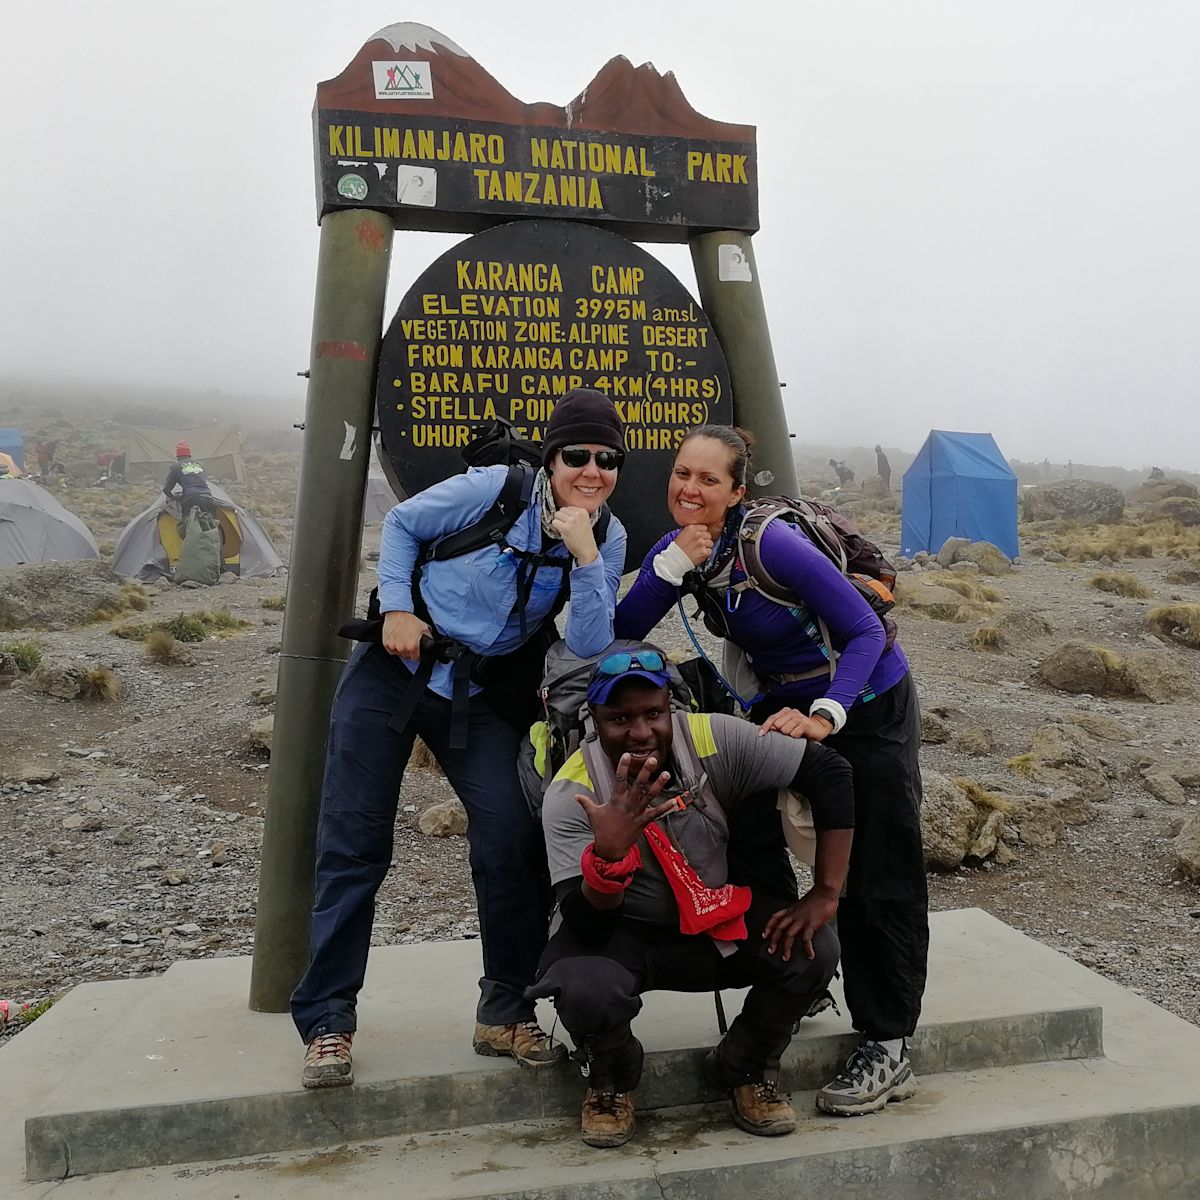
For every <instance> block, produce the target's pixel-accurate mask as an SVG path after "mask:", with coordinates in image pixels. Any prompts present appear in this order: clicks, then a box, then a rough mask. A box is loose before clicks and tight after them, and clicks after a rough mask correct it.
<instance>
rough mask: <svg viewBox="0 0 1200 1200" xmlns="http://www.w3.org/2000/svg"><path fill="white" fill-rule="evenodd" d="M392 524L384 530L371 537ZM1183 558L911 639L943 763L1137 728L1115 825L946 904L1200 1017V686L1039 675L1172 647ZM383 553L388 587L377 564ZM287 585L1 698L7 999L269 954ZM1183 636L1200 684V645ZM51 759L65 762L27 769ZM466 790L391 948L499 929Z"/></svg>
mask: <svg viewBox="0 0 1200 1200" xmlns="http://www.w3.org/2000/svg"><path fill="white" fill-rule="evenodd" d="M377 538H378V533H377V531H368V535H367V540H366V546H365V549H366V550H368V551H369V550H370V549H371V548H372V546H373V545H375V544H377ZM1171 565H1172V564H1169V563H1168V562H1167V561H1165V560H1159V559H1154V560H1138V561H1137V562H1136V564H1135V565H1134V566H1133V567H1132V569H1133V570H1134V571H1135V572H1136V573H1137V575H1138V576H1139V578H1140V579H1141V580H1142V581H1143V582H1144V583H1145V584H1147V585H1148V586H1149V587H1150V588H1151V589H1152V591H1153V592H1154V599H1153V600H1149V601H1147V600H1129V599H1124V598H1121V597H1118V596H1101V595H1100V594H1099V593H1097V592H1095V591H1093V590H1091V589H1090V588H1089V587H1088V586H1087V582H1088V580H1089V579H1090V578H1091V577H1092V576H1093V575H1094V574H1095V572H1096V568H1095V567H1094V566H1092V567H1073V566H1069V565H1052V564H1049V563H1044V562H1041V561H1031V562H1029V563H1027V564H1025V565H1023V566H1021V567H1019V568H1018V569H1017V570H1016V571H1015V572H1014V573H1013V574H1012V575H1009V576H1006V577H1004V578H1001V579H998V580H988V581H987V582H988V583H989V584H994V585H995V587H996V588H997V589H998V590H999V592H1000V593H1001V595H1002V599H1001V600H1000V601H999V603H998V604H997V605H996V612H997V614H998V615H1001V616H1002V615H1005V614H1013V613H1037V614H1040V616H1041V617H1042V618H1043V619H1044V620H1045V621H1046V622H1048V623H1049V625H1050V626H1051V628H1052V632H1051V633H1049V634H1036V635H1035V636H1033V637H1030V638H1024V639H1022V637H1016V636H1014V637H1013V638H1012V639H1011V644H1010V645H1009V646H1007V647H1006V648H1005V650H1004V652H1002V653H994V654H993V653H978V652H975V651H973V650H970V649H968V648H967V644H966V637H967V634H968V633H969V631H970V627H968V626H964V625H955V624H949V623H946V622H943V621H937V620H927V619H920V618H916V617H914V616H912V615H911V614H909V615H902V617H901V635H900V636H901V642H902V644H903V645H904V647H905V649H906V650H907V651H908V653H909V655H910V658H911V660H912V663H913V668H914V672H915V675H916V678H917V681H918V687H919V691H920V694H921V698H922V704H923V706H924V708H925V710H926V711H927V712H936V714H937V715H938V716H939V719H940V721H941V723H942V725H943V727H944V731H945V732H946V734H947V740H946V741H945V742H943V743H942V744H938V745H928V746H926V747H925V751H924V762H925V766H926V768H927V769H933V770H937V771H940V772H944V773H946V774H948V775H952V776H969V777H971V778H973V779H976V780H979V781H981V782H982V783H984V784H985V785H987V786H990V785H991V784H992V783H997V784H998V783H999V782H1000V781H1002V780H1003V778H1004V777H1006V776H1007V777H1008V779H1009V781H1010V783H1011V779H1012V775H1011V771H1010V770H1009V769H1008V768H1007V767H1006V765H1005V764H1006V763H1007V762H1008V760H1009V759H1011V758H1012V757H1013V756H1016V755H1019V754H1021V753H1023V752H1024V751H1026V750H1027V749H1028V748H1029V745H1030V740H1031V738H1032V736H1033V734H1034V732H1035V731H1036V730H1038V729H1039V728H1042V727H1044V726H1046V725H1048V724H1054V723H1057V722H1071V721H1072V720H1074V719H1075V718H1077V717H1078V716H1079V715H1080V714H1098V715H1101V716H1108V717H1111V718H1114V719H1115V721H1117V722H1120V723H1121V725H1122V726H1123V727H1124V729H1125V730H1126V732H1127V737H1125V738H1124V740H1121V741H1106V742H1103V743H1102V744H1101V743H1097V745H1098V747H1099V748H1098V750H1097V754H1098V755H1099V757H1100V759H1101V761H1102V763H1103V774H1104V776H1105V781H1106V783H1107V786H1106V787H1104V788H1099V787H1098V789H1097V791H1098V794H1101V793H1106V792H1107V791H1108V790H1111V798H1107V799H1103V800H1099V799H1098V800H1097V803H1096V804H1095V811H1096V817H1095V819H1094V820H1093V821H1092V822H1091V823H1089V824H1085V825H1080V826H1076V827H1072V828H1069V829H1068V830H1067V832H1066V834H1065V836H1064V838H1063V840H1061V841H1060V842H1059V843H1058V844H1057V845H1054V846H1051V847H1049V848H1047V849H1033V848H1030V847H1018V851H1017V854H1016V859H1015V861H1013V862H1012V863H1010V864H1009V865H1006V866H997V865H995V864H994V863H991V862H985V863H984V864H983V865H982V866H975V867H970V868H965V867H964V868H961V869H959V870H957V871H954V872H952V873H949V874H945V875H932V876H931V877H930V887H931V894H932V905H933V907H934V908H937V909H948V908H958V907H963V906H979V907H982V908H985V909H987V910H988V911H990V912H992V913H994V914H995V915H996V916H998V917H1000V918H1001V919H1002V920H1005V921H1007V922H1009V923H1011V924H1012V925H1014V926H1015V927H1016V928H1018V929H1020V930H1023V931H1025V932H1027V933H1029V934H1030V935H1032V936H1033V937H1036V938H1038V939H1039V940H1041V941H1044V942H1046V943H1047V944H1049V945H1052V946H1054V947H1055V948H1057V949H1059V950H1061V951H1062V952H1064V953H1066V954H1068V955H1070V956H1071V957H1073V958H1075V959H1077V960H1078V961H1080V962H1082V963H1084V964H1085V965H1087V966H1090V967H1092V968H1093V969H1095V970H1096V971H1098V972H1100V973H1101V974H1103V975H1106V976H1108V977H1110V978H1112V979H1115V980H1117V981H1119V982H1121V983H1123V984H1125V985H1127V986H1129V987H1131V988H1133V989H1135V990H1136V991H1138V992H1139V993H1141V994H1143V995H1145V996H1147V997H1148V998H1150V999H1152V1000H1154V1001H1155V1002H1156V1003H1158V1004H1161V1005H1162V1006H1163V1007H1165V1008H1167V1009H1169V1010H1170V1011H1172V1012H1174V1013H1177V1014H1179V1015H1180V1016H1182V1017H1184V1018H1186V1019H1188V1020H1190V1021H1193V1022H1198V1021H1200V987H1198V986H1197V984H1198V983H1200V966H1198V965H1197V964H1200V954H1198V951H1200V889H1198V888H1197V886H1196V885H1194V884H1189V883H1185V882H1184V881H1183V880H1182V879H1181V878H1180V877H1179V876H1178V875H1177V874H1176V873H1175V871H1174V869H1173V867H1172V863H1171V859H1170V854H1169V850H1170V846H1169V838H1170V837H1171V836H1172V835H1173V833H1174V831H1175V830H1176V829H1177V827H1178V825H1179V824H1180V821H1181V818H1182V817H1183V816H1185V815H1189V814H1190V813H1191V811H1192V807H1193V806H1195V805H1196V803H1197V799H1198V798H1200V797H1198V796H1197V794H1196V793H1194V792H1192V793H1188V794H1187V795H1186V798H1185V801H1184V804H1183V805H1182V806H1169V805H1167V804H1164V803H1163V802H1162V801H1160V800H1158V799H1155V798H1154V797H1153V796H1152V795H1150V794H1149V793H1148V792H1147V791H1146V790H1145V788H1144V786H1143V782H1142V768H1144V766H1145V765H1146V762H1147V761H1154V762H1167V763H1171V764H1175V765H1180V764H1185V765H1186V764H1188V763H1190V762H1191V761H1192V759H1193V752H1192V746H1193V744H1194V731H1195V727H1196V720H1197V706H1196V702H1195V701H1194V700H1193V701H1188V702H1181V701H1177V702H1174V703H1169V704H1148V703H1135V702H1131V701H1106V700H1101V699H1094V698H1091V697H1085V696H1067V695H1063V694H1060V693H1057V692H1054V691H1051V690H1049V689H1047V688H1045V687H1043V686H1041V685H1039V684H1037V683H1035V682H1033V669H1034V667H1035V666H1036V664H1037V662H1038V661H1039V660H1040V659H1041V658H1042V656H1043V655H1044V654H1045V653H1047V652H1048V650H1049V649H1050V648H1052V647H1053V646H1055V645H1057V644H1059V643H1061V642H1062V641H1065V640H1067V639H1068V638H1069V637H1072V636H1084V637H1086V638H1087V639H1088V640H1091V641H1100V642H1103V643H1104V644H1106V645H1109V646H1112V647H1114V648H1118V649H1120V648H1132V647H1141V646H1146V647H1149V646H1153V647H1155V648H1157V649H1159V650H1161V649H1162V643H1161V642H1159V641H1158V640H1157V639H1154V638H1152V637H1151V636H1150V635H1149V634H1148V633H1147V631H1146V626H1145V611H1146V609H1147V607H1149V606H1150V605H1152V604H1153V603H1154V602H1155V601H1159V602H1161V601H1162V600H1165V599H1168V598H1171V597H1178V598H1180V599H1184V600H1190V601H1196V600H1200V589H1197V588H1196V587H1195V586H1192V587H1187V586H1179V585H1176V584H1171V583H1168V582H1167V581H1166V578H1165V576H1166V573H1167V571H1168V569H1169V568H1170V566H1171ZM1125 566H1126V565H1125V564H1123V566H1122V569H1125ZM364 568H365V569H364V570H363V572H362V575H361V577H360V581H361V583H362V585H363V591H364V594H365V591H366V590H367V589H368V588H369V587H370V586H371V583H372V581H373V575H372V573H371V570H370V563H369V562H364ZM283 588H284V581H282V580H278V579H268V580H247V581H244V582H236V583H230V584H225V585H221V586H219V587H218V588H216V589H211V590H208V591H204V592H188V591H178V590H175V589H172V590H169V591H166V592H162V593H158V592H155V593H153V594H152V602H151V608H150V610H149V611H148V612H146V613H145V614H136V619H137V620H139V621H140V620H146V619H149V618H158V617H163V616H167V615H170V614H172V613H176V612H183V611H189V610H192V609H196V608H210V609H211V608H215V607H228V608H229V609H230V611H231V612H232V613H233V614H234V615H236V616H239V617H241V618H243V619H244V620H246V621H248V622H249V623H250V624H249V627H248V628H247V629H245V630H244V631H242V632H238V633H235V634H232V635H231V636H228V637H221V638H217V637H214V638H210V639H209V640H207V641H205V642H202V643H200V644H199V645H197V646H196V647H195V651H196V654H195V659H196V661H195V662H194V664H192V665H186V666H158V665H154V664H152V663H150V662H148V661H147V660H146V658H145V656H144V652H143V648H142V646H141V644H140V643H137V642H131V641H124V640H121V639H118V638H116V637H113V636H111V635H110V634H109V632H108V631H107V626H106V625H104V624H99V625H90V626H85V627H83V628H79V629H70V630H60V631H37V632H36V633H34V634H33V635H32V636H36V637H37V638H38V639H39V640H40V641H42V642H43V643H44V645H45V647H46V651H47V654H48V656H51V657H53V658H55V659H58V658H81V659H85V660H87V661H88V662H90V663H92V664H96V665H106V666H109V667H111V668H112V670H113V671H114V672H115V674H116V675H117V677H118V679H119V681H120V684H121V688H122V692H121V696H120V698H119V699H118V700H117V701H115V702H113V703H107V704H105V703H84V702H79V701H62V700H55V699H52V698H50V697H48V696H45V695H42V694H40V693H38V692H36V691H34V690H33V689H32V688H31V687H29V686H28V684H27V683H26V682H24V681H18V682H17V683H15V684H13V685H12V686H11V687H9V688H8V689H7V690H6V691H3V692H0V712H2V714H3V716H2V720H0V778H3V777H6V776H7V777H8V778H9V780H10V781H9V782H7V783H2V784H0V886H2V889H3V895H4V904H3V906H2V907H0V997H9V998H13V999H18V1000H37V999H40V998H44V997H46V996H52V995H57V994H60V993H62V992H63V991H65V990H66V989H68V988H70V987H71V986H73V985H75V984H77V983H80V982H83V981H86V980H97V979H112V978H125V977H130V976H139V975H150V974H154V973H157V972H161V971H163V970H165V969H166V968H167V967H168V966H169V965H170V964H171V963H172V962H174V961H176V960H177V959H180V958H204V957H220V956H225V955H233V954H246V953H248V952H249V950H250V948H251V944H252V937H253V925H254V908H255V887H256V863H257V857H258V853H259V847H260V841H261V836H262V826H263V817H262V814H263V809H264V805H265V803H266V792H267V779H266V776H267V773H268V761H267V756H266V754H265V753H264V751H263V750H262V749H261V748H259V747H257V746H256V745H255V744H254V741H253V738H252V737H251V736H250V734H249V732H248V727H249V725H250V724H251V723H252V722H254V721H256V720H258V719H260V718H262V717H263V716H264V715H267V714H269V713H270V712H271V706H270V702H269V701H270V695H271V694H272V689H273V686H274V677H275V663H276V654H277V653H278V645H279V636H280V628H279V626H280V623H281V614H279V613H277V612H272V611H270V610H268V609H265V608H263V607H262V604H261V602H262V601H263V600H264V599H267V598H268V597H271V596H275V595H278V594H279V593H280V592H282V591H283ZM660 632H661V638H660V640H661V641H662V642H663V643H664V644H665V645H667V646H668V647H669V648H673V649H675V648H682V647H683V646H684V645H685V644H686V643H685V641H684V639H683V636H682V633H681V631H680V630H679V628H678V627H677V625H676V624H675V623H674V622H671V623H668V624H667V625H665V626H664V628H663V629H662V630H661V631H660ZM1171 653H1172V654H1174V655H1175V656H1176V657H1177V659H1178V661H1179V663H1180V664H1181V665H1182V667H1183V669H1184V670H1185V671H1186V672H1187V673H1188V674H1189V676H1190V677H1191V679H1192V681H1193V683H1194V684H1196V685H1200V654H1197V653H1196V652H1193V651H1188V650H1184V649H1181V648H1176V649H1174V650H1172V651H1171ZM256 689H257V690H258V694H257V695H255V694H254V693H255V691H256ZM264 701H265V702H264ZM980 728H982V729H986V730H987V731H988V732H989V733H990V734H991V740H992V743H993V745H992V746H991V748H990V750H987V752H985V753H979V752H978V749H979V747H978V745H977V744H973V751H974V752H971V751H968V750H966V749H963V748H962V743H961V741H960V738H961V735H962V734H964V733H968V732H970V731H972V730H978V729H980ZM39 773H40V774H42V775H43V776H52V778H47V779H46V780H45V781H43V782H21V781H20V779H21V778H22V777H30V778H33V777H36V776H37V775H38V774H39ZM14 779H15V780H16V781H13V780H14ZM449 796H450V791H449V788H448V786H447V785H446V783H445V781H444V780H443V779H442V778H441V777H440V775H439V774H438V773H436V772H435V771H432V770H421V769H413V770H410V772H409V773H408V777H407V778H406V780H405V784H404V788H403V792H402V795H401V806H402V807H401V812H400V816H399V819H398V826H397V840H396V850H395V868H396V869H395V870H393V871H392V873H391V874H390V876H389V878H388V880H387V882H386V884H385V886H384V888H383V890H382V893H381V896H380V901H379V907H378V915H377V920H376V927H375V939H374V940H375V942H376V943H377V944H395V943H406V942H415V941H429V940H443V939H452V938H470V937H475V936H477V925H476V919H475V910H474V898H473V895H472V892H471V886H470V878H469V871H468V866H467V852H466V842H465V839H463V838H461V837H451V838H445V839H440V838H432V837H425V836H423V835H421V834H420V833H419V832H418V830H417V818H418V817H419V815H420V814H421V812H422V811H424V810H425V809H426V808H428V807H430V806H431V805H433V804H435V803H439V802H441V801H443V800H445V799H447V798H448V797H449ZM465 1002H466V1001H464V1003H465ZM7 1032H8V1034H9V1035H11V1034H12V1033H13V1032H14V1027H12V1026H10V1027H9V1029H8V1031H7ZM0 1036H4V1032H3V1031H0Z"/></svg>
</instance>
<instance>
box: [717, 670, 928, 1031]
mask: <svg viewBox="0 0 1200 1200" xmlns="http://www.w3.org/2000/svg"><path fill="white" fill-rule="evenodd" d="M784 707H786V705H785V703H784V702H783V701H779V700H775V699H773V698H771V697H768V698H767V699H766V700H764V701H763V702H762V703H761V704H758V705H756V706H755V708H754V710H753V712H752V713H751V718H752V719H753V720H754V721H756V722H758V723H759V724H761V723H762V722H763V721H765V720H766V719H767V717H769V716H770V715H771V714H772V713H773V712H777V711H778V710H779V709H780V708H784ZM823 745H826V746H829V747H830V748H831V749H833V750H836V751H837V752H838V753H839V754H841V755H842V757H843V758H845V759H846V761H847V762H849V764H850V766H851V767H852V768H853V770H854V845H853V848H852V849H851V852H850V874H849V877H848V879H847V881H846V895H845V896H844V897H843V899H842V901H841V904H840V905H839V906H838V920H837V929H838V937H839V938H840V939H841V943H842V976H843V983H844V989H845V994H846V1004H847V1006H848V1007H849V1009H850V1016H851V1019H852V1020H853V1022H854V1028H855V1029H857V1030H858V1031H859V1032H861V1033H864V1034H866V1035H867V1036H868V1037H871V1038H875V1039H877V1040H883V1039H890V1038H900V1037H911V1036H912V1032H913V1030H914V1029H915V1028H916V1025H917V1020H918V1018H919V1017H920V1015H921V997H922V996H923V995H924V992H925V974H926V968H927V963H928V958H929V892H928V887H927V884H926V879H925V856H924V851H923V850H922V848H921V770H920V765H919V763H918V758H917V756H918V752H919V751H920V748H921V714H920V710H919V708H918V704H917V689H916V686H915V685H914V684H913V680H912V675H911V674H909V675H905V677H904V678H903V679H901V680H900V682H899V683H897V684H896V685H895V686H894V687H891V688H889V689H888V690H887V691H886V692H884V693H883V695H881V696H877V697H876V698H875V699H874V700H871V701H869V702H867V703H865V704H856V705H855V706H854V707H853V708H852V709H851V710H850V714H849V719H848V720H847V722H846V725H845V728H843V730H842V731H841V733H839V734H836V735H833V736H831V737H828V738H826V739H825V741H824V743H823ZM775 800H776V797H775V793H773V792H770V793H761V794H760V795H758V796H756V797H754V798H753V799H752V800H751V801H749V802H743V803H742V804H741V805H739V806H738V809H737V811H736V818H737V819H736V821H731V822H730V828H729V877H730V879H731V880H733V881H734V882H737V883H744V884H747V885H749V886H750V887H751V888H752V889H753V888H754V887H756V886H757V887H763V888H765V889H767V890H768V891H771V892H774V893H776V894H779V893H781V891H782V889H784V888H786V887H787V886H788V881H789V880H790V881H791V883H790V886H791V887H793V888H794V887H795V875H794V873H793V872H792V867H791V862H790V860H789V859H788V856H787V844H786V842H785V841H784V838H783V830H782V826H781V824H780V821H779V818H778V816H776V815H775V813H774V811H773V810H774V807H775ZM783 894H786V892H784V893H783Z"/></svg>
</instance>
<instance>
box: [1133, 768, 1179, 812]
mask: <svg viewBox="0 0 1200 1200" xmlns="http://www.w3.org/2000/svg"><path fill="white" fill-rule="evenodd" d="M1142 782H1143V783H1144V784H1145V785H1146V791H1148V792H1149V793H1150V795H1152V796H1154V797H1155V798H1156V799H1158V800H1161V801H1162V802H1163V803H1164V804H1176V805H1178V804H1186V803H1187V792H1185V791H1184V790H1183V784H1181V783H1180V782H1179V780H1178V779H1175V778H1174V777H1173V776H1171V775H1169V774H1168V773H1167V772H1166V771H1164V770H1161V769H1160V770H1157V771H1147V772H1146V774H1145V775H1143V776H1142Z"/></svg>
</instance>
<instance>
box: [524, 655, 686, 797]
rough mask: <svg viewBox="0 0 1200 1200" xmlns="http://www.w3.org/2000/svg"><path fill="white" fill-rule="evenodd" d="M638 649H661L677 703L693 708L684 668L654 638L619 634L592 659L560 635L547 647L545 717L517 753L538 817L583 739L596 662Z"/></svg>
mask: <svg viewBox="0 0 1200 1200" xmlns="http://www.w3.org/2000/svg"><path fill="white" fill-rule="evenodd" d="M638 650H657V651H658V653H659V654H662V656H663V660H664V661H665V662H666V664H667V671H668V673H669V674H670V676H671V698H672V705H673V707H678V708H681V709H683V711H685V712H687V711H690V710H691V708H692V693H691V690H690V689H689V688H688V685H687V684H686V683H685V682H684V681H683V676H682V675H680V673H679V669H678V668H677V667H676V666H675V664H674V663H672V662H671V661H670V659H668V658H667V656H666V654H665V653H663V651H662V650H659V648H658V647H657V646H655V645H652V644H651V643H649V642H639V641H635V640H633V639H631V638H617V639H616V640H615V641H614V642H613V643H612V644H611V645H609V646H606V647H605V648H604V650H603V651H602V652H601V653H599V654H593V655H592V656H591V657H589V658H581V657H580V656H579V655H578V654H572V653H571V651H570V650H569V649H567V643H566V642H565V641H561V640H560V641H557V642H555V643H554V644H553V645H552V646H551V647H550V648H549V650H547V651H546V666H545V669H544V670H543V672H542V686H541V689H540V692H539V694H540V696H541V700H542V716H541V720H539V721H537V722H536V723H535V724H534V725H533V727H532V728H531V729H530V731H529V733H528V735H527V736H526V737H524V738H523V739H522V741H521V750H520V753H519V755H518V758H517V773H518V774H519V776H520V779H521V786H522V788H523V789H524V791H525V799H526V800H527V801H528V803H529V808H530V810H531V811H532V812H533V814H534V816H538V817H540V815H541V811H542V796H543V794H544V793H545V791H546V788H547V787H548V786H549V783H550V781H551V780H552V779H553V778H554V776H555V775H557V774H558V772H559V770H560V769H561V767H562V765H563V763H565V762H566V761H567V759H568V758H570V757H571V755H572V754H574V753H575V751H576V750H578V749H579V745H580V743H581V742H582V740H583V737H584V727H585V722H586V719H587V690H588V684H589V683H591V679H592V675H593V673H594V672H595V670H596V664H597V663H598V662H599V661H600V660H601V659H603V658H607V657H608V656H609V655H610V654H619V653H620V652H622V651H628V652H630V653H635V652H636V651H638Z"/></svg>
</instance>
